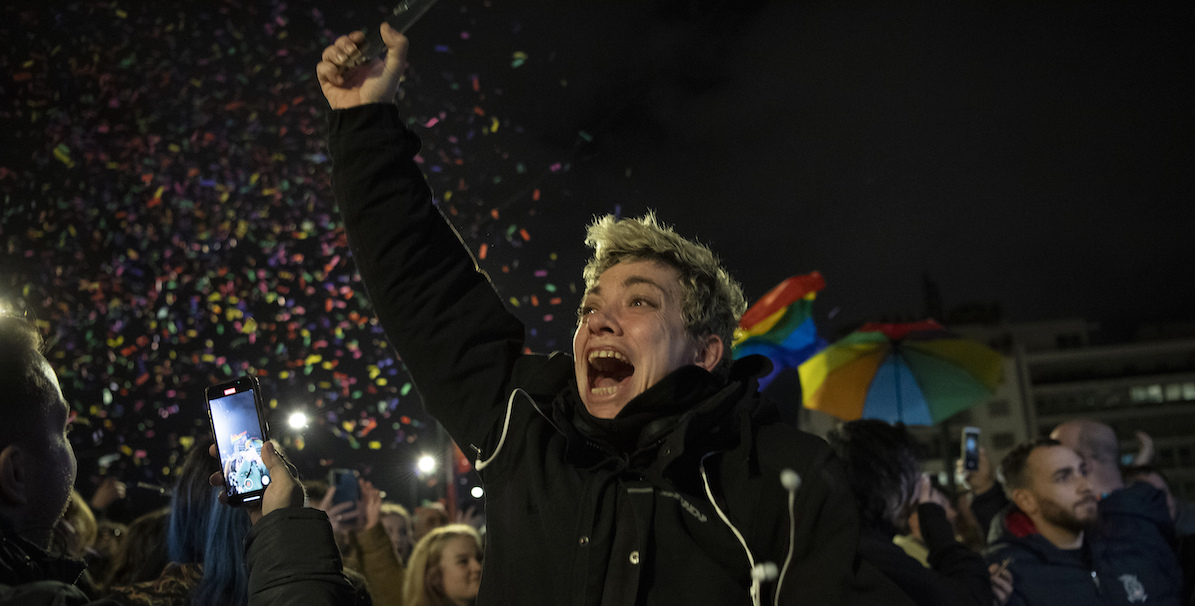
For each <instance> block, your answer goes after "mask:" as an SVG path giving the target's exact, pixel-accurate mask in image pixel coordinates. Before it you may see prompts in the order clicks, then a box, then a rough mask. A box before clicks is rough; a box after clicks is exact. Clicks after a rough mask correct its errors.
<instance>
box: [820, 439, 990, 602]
mask: <svg viewBox="0 0 1195 606" xmlns="http://www.w3.org/2000/svg"><path fill="white" fill-rule="evenodd" d="M829 438H830V446H831V447H832V448H833V449H834V451H835V452H836V453H837V454H838V456H839V457H841V458H842V460H843V461H845V462H846V466H847V478H848V479H849V480H850V485H851V491H852V492H853V493H854V495H855V502H856V504H857V505H858V507H859V514H860V517H861V521H862V527H863V528H862V533H861V535H860V537H859V553H860V555H862V556H863V558H864V559H866V560H867V561H868V562H871V563H872V564H873V565H875V566H876V567H877V568H879V569H880V571H881V572H883V573H884V574H885V575H887V576H888V578H890V579H892V580H893V581H894V582H895V583H896V584H897V585H898V586H900V588H901V589H902V590H904V592H905V593H906V594H908V595H909V597H911V598H913V601H914V602H916V603H917V604H920V605H921V606H934V605H937V604H941V605H942V606H961V605H966V604H974V605H975V606H989V605H990V604H991V603H992V585H991V581H990V580H989V577H988V570H987V567H986V565H985V564H984V561H983V558H981V557H980V556H979V554H977V553H974V552H972V551H971V550H969V549H967V547H966V546H964V545H963V544H962V543H959V542H958V541H957V540H956V539H955V538H954V528H953V527H952V526H951V524H950V521H949V520H948V519H947V517H946V510H945V509H944V508H943V507H942V505H941V504H940V503H937V502H935V501H934V498H933V494H932V493H933V488H932V487H931V485H930V481H929V478H926V477H923V476H922V475H921V474H920V473H919V472H918V462H917V457H916V455H915V454H914V452H913V443H912V439H911V438H910V436H909V434H908V432H907V431H906V430H905V427H904V426H903V425H897V426H895V427H894V426H892V425H889V424H888V423H885V422H884V421H878V420H875V419H862V420H858V421H851V422H849V423H846V424H844V425H842V426H841V427H840V428H838V429H837V430H835V431H832V432H831V433H830V436H829ZM914 509H916V512H917V517H918V522H919V525H920V530H921V536H922V537H924V540H925V543H926V546H927V547H928V548H929V556H928V558H927V560H928V562H929V565H930V568H926V567H924V566H922V565H921V563H920V562H918V561H917V560H916V559H915V558H913V557H911V556H909V555H908V554H906V553H905V552H904V550H903V549H901V548H900V547H898V546H897V545H896V544H895V543H893V538H894V537H895V536H896V534H897V532H898V531H900V530H903V529H904V527H905V525H906V522H905V521H906V520H907V519H908V517H909V514H910V512H911V511H913V510H914Z"/></svg>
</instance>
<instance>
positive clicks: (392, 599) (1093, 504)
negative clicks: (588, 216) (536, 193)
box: [0, 26, 1195, 606]
mask: <svg viewBox="0 0 1195 606" xmlns="http://www.w3.org/2000/svg"><path fill="white" fill-rule="evenodd" d="M382 37H383V40H384V42H385V44H386V47H387V48H386V52H385V57H384V58H383V59H381V60H377V61H372V62H368V63H366V64H365V65H364V66H362V67H360V68H356V69H347V70H346V69H342V66H344V65H347V64H349V63H353V62H355V55H356V54H358V53H359V52H360V49H359V48H358V47H357V45H358V44H360V43H361V42H362V40H363V36H362V35H361V34H360V33H355V34H353V35H351V36H342V37H340V38H338V39H337V40H336V41H335V43H333V44H332V45H330V46H328V47H327V48H326V49H325V51H324V53H323V57H322V59H323V60H322V61H321V62H320V64H319V65H318V67H317V74H318V77H319V82H320V84H321V87H322V88H323V91H324V94H325V96H326V98H327V101H328V103H329V105H330V106H331V108H332V114H331V119H330V145H329V147H330V151H331V155H332V158H333V162H334V164H333V166H334V175H333V178H334V181H333V182H334V187H335V191H336V195H337V199H338V203H339V205H340V210H341V212H342V213H343V217H344V223H345V226H346V230H347V234H348V239H349V244H350V246H351V247H352V251H353V255H354V260H355V261H356V263H357V265H358V269H359V271H360V274H361V278H362V280H363V282H364V284H365V287H366V289H367V290H368V292H369V294H370V297H371V301H372V304H373V306H374V308H375V309H376V311H377V314H378V320H379V322H380V324H381V326H382V327H383V328H384V329H385V331H386V336H387V338H388V339H389V340H390V342H391V343H392V344H393V345H394V347H395V348H396V350H397V351H398V353H399V354H400V355H401V356H402V357H403V359H404V360H406V361H407V364H408V367H409V368H410V370H411V373H412V376H413V377H414V379H415V381H416V383H417V385H418V388H419V390H420V392H421V394H422V395H423V397H424V402H425V405H426V406H427V408H428V410H429V412H430V413H431V414H432V415H434V416H435V417H436V418H437V419H438V420H439V421H440V422H441V424H442V425H443V426H444V427H445V429H446V430H447V431H448V432H449V434H450V435H451V436H452V437H453V439H454V440H455V441H456V442H457V443H458V444H460V445H461V446H462V447H465V448H467V449H469V450H471V451H472V454H474V455H475V457H476V458H475V463H474V466H475V468H476V469H477V471H478V472H479V474H480V476H481V478H482V480H483V481H484V482H485V484H486V490H487V504H486V516H485V524H484V532H479V530H478V529H477V528H475V527H473V526H470V525H466V524H448V523H446V522H447V519H445V516H433V515H431V513H430V512H429V513H428V517H426V518H423V516H422V515H420V517H421V518H422V519H417V520H412V519H411V517H410V516H409V515H408V514H407V512H406V511H405V510H404V509H402V508H401V507H399V506H398V505H396V504H393V503H386V502H385V501H384V498H383V496H382V494H381V491H379V490H378V489H377V488H376V487H374V486H373V485H372V484H371V483H370V482H368V481H366V480H360V481H359V483H358V488H359V493H360V496H359V498H358V499H355V500H352V501H349V502H346V503H339V504H338V503H336V499H335V492H336V488H335V486H321V485H318V484H317V483H313V482H308V483H307V485H306V486H304V484H303V483H301V482H300V481H299V479H298V474H297V471H296V470H295V468H294V466H293V465H292V464H291V463H290V462H289V461H288V460H287V457H286V454H285V452H283V450H282V449H281V448H280V447H279V446H278V445H276V444H275V443H273V442H266V443H265V444H264V445H263V446H262V447H261V460H262V463H263V464H264V465H265V467H266V470H267V472H268V475H269V477H270V479H271V481H270V482H269V484H268V486H267V487H266V489H265V492H264V494H263V497H262V499H261V500H260V501H258V502H254V503H252V504H249V505H245V506H242V507H231V506H229V505H227V502H226V498H225V495H224V492H223V488H222V487H223V485H224V481H225V478H224V475H223V473H222V471H221V469H220V466H219V464H218V463H217V458H216V452H215V448H214V446H213V445H212V444H211V441H210V440H209V439H198V440H197V441H196V443H195V444H194V445H193V446H192V448H191V449H190V450H189V451H188V453H187V454H186V457H185V460H184V462H183V463H182V471H181V473H180V474H179V476H178V478H177V481H176V482H175V485H174V487H173V491H172V497H171V502H170V505H169V507H167V508H166V509H163V510H160V511H154V512H151V513H149V514H146V515H145V516H142V517H141V518H139V519H137V520H136V521H135V522H133V523H132V524H130V525H128V526H127V527H118V526H114V525H112V524H110V523H108V524H106V525H103V526H102V525H101V521H103V520H102V518H103V516H102V515H101V516H99V517H97V516H96V514H95V512H93V511H92V510H91V508H90V507H89V505H88V503H87V502H86V501H85V500H84V499H83V498H82V497H81V496H79V495H78V494H77V493H73V492H72V486H73V484H74V482H75V476H76V459H75V454H74V452H73V450H72V447H71V444H70V442H69V440H68V439H67V437H66V434H67V432H69V430H70V424H71V416H70V414H69V410H70V407H69V406H68V405H67V402H66V401H65V399H64V397H63V395H62V392H61V388H60V385H59V382H58V379H57V377H56V375H55V372H54V369H53V368H52V365H51V362H50V360H47V359H46V358H45V357H44V356H43V355H42V349H41V344H40V335H39V333H38V332H37V330H36V328H35V327H34V326H33V325H31V324H29V323H28V322H26V321H25V319H23V318H20V317H12V316H9V317H0V394H3V395H2V396H0V398H3V402H4V416H5V423H4V424H3V425H2V426H0V543H2V544H0V604H43V603H54V604H86V603H103V604H139V605H143V604H151V605H156V604H283V603H285V604H369V603H380V604H401V605H403V606H421V605H425V604H426V605H441V604H447V605H462V604H472V603H474V602H476V603H484V604H556V603H577V604H601V605H606V604H644V605H653V604H753V605H761V604H924V605H931V606H932V605H937V604H942V605H958V604H975V605H979V606H988V605H989V604H995V605H999V606H1003V605H1005V604H1013V605H1016V606H1021V605H1039V604H1041V605H1044V604H1050V605H1051V606H1055V605H1060V604H1076V605H1077V604H1173V605H1182V604H1191V603H1195V602H1192V600H1193V595H1192V588H1191V581H1192V578H1191V577H1192V572H1193V568H1192V565H1191V559H1190V554H1191V549H1190V539H1189V537H1190V535H1191V530H1192V529H1191V523H1192V519H1191V505H1190V504H1188V503H1181V502H1179V501H1177V500H1175V499H1174V498H1173V497H1172V496H1170V495H1168V492H1167V490H1166V483H1165V478H1164V477H1163V476H1162V475H1161V474H1160V473H1158V472H1157V470H1155V469H1151V468H1148V467H1144V466H1140V467H1137V468H1134V469H1131V470H1129V473H1128V474H1125V473H1124V472H1123V471H1122V470H1121V469H1120V468H1119V466H1118V465H1119V462H1120V458H1119V453H1118V450H1117V439H1116V436H1115V434H1114V432H1111V429H1110V428H1108V427H1106V426H1104V425H1101V424H1098V423H1095V422H1093V421H1087V420H1074V421H1072V422H1068V423H1064V424H1062V425H1060V426H1059V427H1058V428H1057V430H1056V431H1055V432H1054V434H1053V435H1052V436H1051V437H1050V438H1049V439H1043V440H1037V441H1034V442H1031V443H1027V444H1023V445H1021V446H1018V447H1017V448H1014V449H1013V450H1012V451H1011V452H1010V453H1009V454H1008V455H1007V456H1006V457H1005V458H1004V459H1003V460H1002V461H1001V462H1000V464H999V466H998V473H997V472H994V466H993V465H992V464H991V463H990V462H989V461H988V460H987V458H986V456H985V454H984V453H983V452H981V453H980V454H981V456H980V460H979V466H978V468H977V469H974V470H967V469H962V470H960V473H959V474H958V475H959V479H960V481H961V482H960V485H961V486H962V487H963V488H964V490H963V491H962V494H961V495H960V496H957V498H952V497H951V495H950V494H949V493H950V492H951V490H952V489H951V488H950V487H949V486H943V485H937V486H935V485H934V483H933V482H932V481H931V480H930V479H929V478H928V477H926V476H925V475H923V474H922V473H921V471H920V469H919V467H918V459H917V457H916V451H915V445H914V444H913V442H912V440H911V439H910V437H909V435H908V433H907V432H906V431H905V429H904V428H903V427H902V426H900V425H891V424H888V423H886V422H883V421H878V420H858V421H852V422H849V423H845V424H843V425H842V426H841V427H840V428H839V429H837V430H836V431H834V432H832V433H831V434H830V436H829V440H828V443H827V441H823V440H821V439H820V438H818V437H816V436H813V435H811V434H808V433H805V432H802V431H800V430H799V429H798V428H796V427H794V426H792V425H791V424H789V423H788V422H787V421H785V420H784V419H782V418H781V416H780V415H779V412H778V410H777V408H776V405H775V403H772V402H770V401H768V400H767V399H765V398H763V397H762V396H761V394H760V392H759V389H758V380H759V378H760V377H762V376H765V375H766V374H767V373H768V372H770V364H769V363H768V362H767V360H766V359H763V358H760V357H753V356H748V357H745V358H742V359H739V360H732V357H731V355H730V351H729V343H730V342H731V338H732V334H733V331H734V328H735V326H736V325H737V322H738V318H739V317H740V316H741V314H742V313H743V311H744V310H745V308H746V301H745V299H744V297H743V294H742V292H741V289H740V288H739V286H738V284H737V283H735V282H734V280H733V279H732V278H731V277H730V276H729V274H728V273H727V272H726V271H725V270H724V269H723V268H722V266H721V264H720V262H719V261H718V259H717V257H716V256H715V255H714V254H713V252H712V251H710V250H709V249H708V248H706V247H705V246H703V245H701V244H698V243H695V242H693V241H690V240H687V239H685V238H683V237H681V236H679V235H678V234H676V233H675V232H674V231H673V230H672V229H670V228H668V227H666V226H664V225H662V224H660V222H659V221H657V220H656V218H655V217H654V216H652V215H648V216H646V217H643V218H638V219H617V218H615V217H605V218H601V219H598V220H597V221H595V222H594V224H593V225H591V226H590V228H589V231H588V237H587V240H586V243H587V244H588V245H589V246H591V247H592V248H593V249H594V254H593V257H592V258H591V260H590V263H589V264H588V265H587V266H586V268H585V272H584V281H585V294H584V298H583V301H582V303H581V306H580V310H579V314H578V321H577V329H576V334H575V336H574V342H573V351H572V355H571V356H569V355H566V354H553V355H548V356H542V355H536V354H532V353H528V352H527V351H526V348H525V347H524V337H525V334H524V333H525V327H524V326H523V325H522V323H520V322H519V321H518V320H517V319H516V318H515V317H514V316H513V315H512V314H510V312H509V311H508V310H507V309H506V308H505V307H504V304H503V301H502V300H501V299H500V298H499V297H498V296H496V294H495V292H494V289H493V288H492V286H491V284H490V282H489V280H488V278H487V276H486V275H485V274H484V273H483V272H481V271H480V270H479V269H478V267H477V264H476V262H475V260H474V258H473V256H472V255H471V253H470V251H469V250H468V249H467V248H465V247H463V246H462V245H461V241H460V239H459V237H458V236H457V234H456V232H455V231H454V230H453V228H452V226H451V225H450V224H449V223H448V222H447V221H445V220H444V218H443V216H442V215H441V214H440V212H439V210H438V209H437V208H436V207H435V205H434V204H433V201H432V195H431V191H430V188H429V187H428V185H427V182H426V180H425V179H424V176H423V174H422V173H421V170H420V167H419V166H418V165H417V163H416V162H414V160H413V158H414V156H415V154H416V153H417V152H418V151H419V140H418V138H417V137H416V136H414V135H413V134H412V133H411V132H410V131H409V130H407V128H406V127H405V126H404V123H403V121H402V120H401V119H400V118H399V116H398V110H397V107H396V106H395V105H394V104H393V103H392V101H393V99H394V97H395V94H396V92H397V87H398V83H399V79H400V76H401V74H402V73H403V70H404V68H405V60H406V59H405V56H406V51H407V48H408V45H407V41H406V39H405V38H404V37H403V36H402V35H401V34H399V33H398V32H396V31H394V30H392V29H390V28H389V27H388V26H383V28H382ZM1126 475H1127V477H1128V480H1126ZM94 502H96V501H95V500H94V499H93V503H94ZM99 509H102V507H100V508H99ZM430 519H435V520H437V522H435V523H429V522H428V521H427V520H430ZM101 527H102V528H103V529H104V530H103V531H102V532H101ZM101 537H103V539H102V540H101ZM408 537H409V540H408ZM483 554H484V556H485V557H484V563H483ZM88 560H90V563H91V565H90V566H86V565H85V562H86V561H88ZM483 571H484V572H483Z"/></svg>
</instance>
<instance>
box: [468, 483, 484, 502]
mask: <svg viewBox="0 0 1195 606" xmlns="http://www.w3.org/2000/svg"><path fill="white" fill-rule="evenodd" d="M469 494H470V495H472V497H473V498H474V499H480V498H481V497H483V496H485V489H484V488H482V487H480V486H474V487H473V489H472V490H470V491H469Z"/></svg>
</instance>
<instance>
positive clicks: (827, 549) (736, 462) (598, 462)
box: [330, 104, 904, 606]
mask: <svg viewBox="0 0 1195 606" xmlns="http://www.w3.org/2000/svg"><path fill="white" fill-rule="evenodd" d="M330 128H331V137H330V149H331V155H332V158H333V160H334V164H333V185H334V189H335V192H336V199H337V202H338V204H339V206H340V209H341V212H342V213H343V215H344V219H345V225H346V230H347V232H348V236H349V244H350V247H351V249H352V253H353V256H354V258H355V260H356V263H357V267H358V269H359V270H360V273H361V277H362V279H363V281H364V282H365V286H366V289H367V291H368V293H369V296H370V299H371V302H372V303H373V305H374V307H375V308H376V310H377V314H378V317H379V319H380V320H381V323H382V326H383V327H384V328H385V330H386V335H387V337H388V338H389V340H390V342H391V343H392V344H393V345H394V347H395V349H396V350H397V351H398V353H399V354H400V355H401V356H402V359H403V361H404V362H405V364H406V365H407V367H408V369H409V370H410V372H411V375H412V377H413V379H414V381H415V384H416V387H417V388H418V389H419V392H420V394H421V396H422V398H423V401H424V404H425V406H426V407H427V409H428V411H429V412H430V413H431V414H432V415H433V416H435V417H436V418H437V419H438V420H439V421H440V423H441V424H442V425H443V426H444V427H445V428H446V429H447V431H448V433H449V434H450V435H451V436H452V438H453V439H454V440H455V441H456V442H457V444H459V445H460V446H461V447H462V449H464V450H465V451H466V452H475V453H476V455H477V461H476V467H477V470H478V472H479V474H480V476H481V478H482V480H483V481H484V482H485V486H486V519H487V530H488V535H487V541H486V557H485V571H484V573H483V574H482V584H481V593H480V595H479V597H478V602H477V603H478V604H576V605H578V606H581V605H599V604H600V605H606V604H720V605H733V604H750V603H752V601H753V598H754V599H755V600H756V602H757V603H766V604H773V603H782V604H790V603H791V604H796V603H801V604H845V603H853V604H862V603H881V602H884V600H888V599H895V600H902V599H904V598H903V596H901V595H900V594H899V591H898V590H896V589H895V588H894V587H893V586H892V585H891V583H890V582H886V580H885V579H883V578H882V577H881V576H879V575H878V574H876V573H875V571H874V569H871V568H869V567H868V566H866V565H863V566H862V568H860V565H859V562H858V561H857V558H856V543H857V540H858V523H857V520H856V515H855V509H854V505H853V502H852V498H851V494H850V491H849V489H848V487H847V485H846V482H845V477H844V474H843V471H842V469H841V468H840V466H839V464H838V463H837V461H836V459H835V458H834V457H833V456H832V454H831V451H830V449H829V447H828V446H827V445H826V444H825V443H824V442H823V441H822V440H820V439H818V438H817V437H815V436H812V435H810V434H807V433H804V432H801V431H798V430H797V429H795V428H794V427H791V426H789V425H786V424H784V423H782V422H780V421H779V418H778V416H777V414H776V410H775V408H774V407H770V406H767V405H765V404H764V403H763V402H761V400H760V395H759V392H758V389H757V383H756V377H757V376H759V375H760V373H762V372H764V371H765V370H766V368H765V365H766V362H764V363H762V364H761V363H760V362H759V361H758V360H741V361H740V362H739V363H738V364H736V365H735V367H734V368H733V369H732V371H731V373H730V377H729V379H728V380H727V379H718V378H716V377H715V376H714V375H712V374H711V373H708V372H706V371H704V370H701V369H698V368H697V367H685V368H681V369H679V370H677V371H676V372H674V373H673V374H671V375H669V376H668V377H666V378H665V379H663V380H661V381H660V382H659V383H657V384H656V385H654V386H653V387H651V388H650V389H649V390H647V391H646V392H645V393H643V394H641V395H640V396H639V397H638V398H636V399H635V400H633V401H632V402H631V403H629V404H628V405H627V407H626V408H625V409H624V410H623V412H622V413H620V415H619V417H618V418H617V419H614V420H613V421H604V420H598V419H594V418H593V417H591V416H589V415H588V413H587V412H586V411H585V410H584V406H583V405H581V403H580V398H579V396H578V395H577V387H576V384H575V382H574V379H573V375H574V373H573V362H572V358H571V356H568V355H566V354H560V353H557V354H553V355H550V356H540V355H528V354H524V353H523V338H524V327H523V325H522V324H521V323H520V322H519V321H518V320H517V319H516V318H515V317H514V316H513V315H512V314H511V313H509V312H508V311H507V310H506V309H505V307H504V306H503V303H502V301H501V300H500V298H499V297H498V296H497V295H496V293H495V292H494V289H493V287H492V286H491V284H490V282H489V280H488V278H487V276H486V275H485V274H484V273H483V272H482V271H481V270H480V269H479V268H478V267H477V265H476V262H475V261H474V259H473V257H472V255H471V254H470V253H469V251H468V250H467V249H466V248H465V246H463V245H462V243H461V241H460V239H459V238H458V236H457V235H456V233H455V231H454V230H453V228H452V227H451V226H450V225H449V224H448V223H447V222H446V221H445V220H444V218H443V217H442V216H441V214H440V212H439V211H438V210H437V208H436V207H435V206H434V205H433V202H432V196H431V191H430V190H429V188H428V186H427V183H426V182H425V180H424V178H423V175H422V174H421V173H420V171H419V168H418V166H417V165H416V164H415V162H413V161H412V157H413V156H414V155H415V154H416V153H417V152H418V151H419V146H420V143H419V140H418V138H417V137H416V136H415V135H413V134H412V133H411V132H410V131H408V130H407V129H406V128H404V127H403V125H402V123H401V120H400V119H399V116H398V112H397V108H396V107H395V106H393V105H391V104H375V105H367V106H361V107H356V108H352V109H346V110H337V111H333V112H332V114H331V117H330ZM619 443H621V447H619V446H615V444H619ZM785 470H793V471H795V472H796V473H797V474H799V476H800V479H801V485H800V487H799V488H796V489H794V490H787V489H786V488H785V487H784V486H783V485H782V484H781V473H782V472H783V471H785ZM753 568H754V569H757V574H758V580H753V576H752V570H753ZM863 586H866V587H867V589H869V590H870V593H869V594H868V595H865V596H860V595H859V593H858V592H859V591H861V589H860V588H861V587H863ZM777 594H779V597H778V598H777V597H776V596H777ZM893 595H894V596H896V597H891V596H893Z"/></svg>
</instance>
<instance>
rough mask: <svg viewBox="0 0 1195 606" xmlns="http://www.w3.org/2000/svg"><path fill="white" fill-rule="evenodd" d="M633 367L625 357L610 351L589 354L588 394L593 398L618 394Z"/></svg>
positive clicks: (629, 376)
mask: <svg viewBox="0 0 1195 606" xmlns="http://www.w3.org/2000/svg"><path fill="white" fill-rule="evenodd" d="M633 374H635V366H634V365H633V364H631V363H630V362H629V361H627V359H626V356H623V355H622V354H621V353H619V352H617V351H614V350H612V349H597V350H594V351H591V352H589V393H590V394H593V395H595V396H611V395H614V394H616V393H618V390H619V388H620V387H622V385H623V384H625V383H626V382H627V381H628V380H629V379H630V378H631V375H633Z"/></svg>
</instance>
